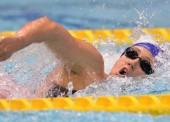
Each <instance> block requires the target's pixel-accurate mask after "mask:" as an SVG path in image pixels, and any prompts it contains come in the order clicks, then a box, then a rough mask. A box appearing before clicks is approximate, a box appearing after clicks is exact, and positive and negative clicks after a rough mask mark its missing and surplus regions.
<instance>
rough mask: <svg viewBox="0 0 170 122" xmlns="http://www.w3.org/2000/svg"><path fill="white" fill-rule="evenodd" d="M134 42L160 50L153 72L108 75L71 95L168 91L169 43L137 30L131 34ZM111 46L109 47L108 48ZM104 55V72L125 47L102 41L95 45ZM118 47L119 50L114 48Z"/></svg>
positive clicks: (169, 79) (169, 70) (169, 77)
mask: <svg viewBox="0 0 170 122" xmlns="http://www.w3.org/2000/svg"><path fill="white" fill-rule="evenodd" d="M131 37H132V38H133V39H134V41H135V43H137V42H150V43H153V44H156V45H158V46H159V47H160V48H161V50H162V51H161V52H160V53H159V55H158V56H156V59H155V60H156V61H155V64H154V67H153V68H154V70H155V73H154V74H152V75H148V76H140V77H135V78H132V77H128V78H120V77H117V76H112V77H109V78H108V79H107V80H105V81H103V82H102V83H93V84H92V85H90V86H87V87H86V88H85V89H83V90H79V91H78V92H76V93H75V94H74V95H73V96H74V97H77V96H94V97H96V96H106V95H107V96H108V95H116V96H118V95H130V94H158V93H159V94H161V93H169V92H170V88H169V87H168V86H170V82H169V81H170V76H169V73H170V63H169V62H170V58H169V57H170V51H169V48H170V44H169V43H167V42H164V43H162V44H159V43H158V42H156V41H155V40H154V36H152V35H149V34H146V33H144V32H143V31H141V30H139V31H137V32H136V33H134V34H133V35H132V36H131ZM110 47H111V48H110ZM97 48H98V50H99V51H100V52H101V54H102V55H103V57H104V60H105V63H106V64H105V69H106V72H109V70H110V66H112V65H113V63H114V62H116V61H117V59H118V58H119V56H120V55H121V53H122V52H123V50H124V49H125V47H115V46H114V45H113V44H112V43H109V42H107V43H104V44H102V45H100V46H98V47H97ZM116 48H119V50H115V49H116Z"/></svg>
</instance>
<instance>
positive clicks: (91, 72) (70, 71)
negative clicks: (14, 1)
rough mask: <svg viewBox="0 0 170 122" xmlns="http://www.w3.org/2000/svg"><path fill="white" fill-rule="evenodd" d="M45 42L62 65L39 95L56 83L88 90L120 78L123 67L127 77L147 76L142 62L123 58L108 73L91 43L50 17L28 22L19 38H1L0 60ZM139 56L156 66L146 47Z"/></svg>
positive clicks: (48, 77)
mask: <svg viewBox="0 0 170 122" xmlns="http://www.w3.org/2000/svg"><path fill="white" fill-rule="evenodd" d="M42 42H44V43H45V44H46V46H47V47H48V48H49V49H50V50H51V51H52V52H53V53H54V54H55V55H56V57H58V58H60V59H61V60H62V64H61V65H60V66H59V67H56V68H55V69H54V71H53V72H52V73H50V74H48V76H47V77H46V79H45V81H44V83H43V84H41V85H38V87H37V95H38V96H40V97H43V96H44V94H43V93H44V92H46V91H48V89H49V88H50V87H51V86H53V85H54V84H58V85H59V86H61V87H64V88H67V84H68V83H69V82H73V86H74V88H73V89H74V90H80V89H84V88H85V87H86V86H88V85H90V84H92V83H93V82H101V81H103V80H104V79H106V78H107V77H108V76H109V75H119V76H121V77H124V76H122V75H120V73H119V72H120V70H121V69H122V68H125V69H126V74H125V75H126V76H127V77H135V76H140V75H145V73H144V72H143V71H142V69H141V68H140V65H139V59H135V60H132V59H129V58H127V57H126V56H124V55H123V56H121V57H120V58H119V59H118V61H117V62H116V63H115V65H114V66H113V67H112V69H111V71H110V73H109V74H108V75H107V74H105V72H104V60H103V57H102V55H101V54H100V53H99V51H98V50H97V49H96V48H95V47H94V46H93V45H91V44H89V43H87V42H84V41H82V40H79V39H76V38H74V37H73V36H72V35H71V34H70V33H69V32H68V31H67V30H66V29H65V28H64V27H62V26H61V25H59V24H58V23H56V22H54V21H52V20H50V19H49V18H47V17H43V18H40V19H37V20H35V21H32V22H29V23H27V24H26V25H25V26H23V27H22V28H21V29H20V30H19V31H18V32H17V33H16V34H15V35H13V36H4V37H1V38H0V61H4V60H6V59H8V58H9V57H10V56H11V55H12V54H13V53H15V52H16V51H18V50H21V49H23V48H25V47H27V46H29V45H31V44H33V43H42ZM133 49H135V50H136V51H137V52H138V54H139V57H141V58H142V59H145V60H147V61H149V62H151V63H152V64H153V62H154V57H153V56H152V54H151V53H150V52H149V51H148V50H147V49H145V48H143V47H139V46H135V47H133Z"/></svg>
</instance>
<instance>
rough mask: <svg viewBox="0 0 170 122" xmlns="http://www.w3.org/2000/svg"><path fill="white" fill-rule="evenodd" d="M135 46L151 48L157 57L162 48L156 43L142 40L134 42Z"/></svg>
mask: <svg viewBox="0 0 170 122" xmlns="http://www.w3.org/2000/svg"><path fill="white" fill-rule="evenodd" d="M133 46H141V47H144V48H146V49H147V50H149V51H150V52H151V53H152V55H153V56H154V57H155V56H157V55H158V53H159V51H160V48H159V47H158V46H156V45H154V44H151V43H148V42H140V43H136V44H134V45H133ZM133 46H132V47H133Z"/></svg>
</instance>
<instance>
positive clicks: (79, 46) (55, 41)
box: [0, 17, 104, 73]
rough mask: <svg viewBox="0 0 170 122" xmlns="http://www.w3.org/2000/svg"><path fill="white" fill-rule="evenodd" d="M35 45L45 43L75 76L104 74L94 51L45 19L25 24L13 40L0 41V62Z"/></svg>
mask: <svg viewBox="0 0 170 122" xmlns="http://www.w3.org/2000/svg"><path fill="white" fill-rule="evenodd" d="M35 42H37V43H39V42H45V43H46V45H47V46H48V47H49V48H50V49H51V50H52V51H53V52H54V53H55V54H56V56H59V57H60V58H61V59H62V60H63V61H65V62H66V64H68V66H69V67H70V68H71V69H72V70H74V71H75V72H77V73H79V72H80V71H81V70H82V69H84V68H85V67H87V68H92V69H95V70H98V71H102V70H103V71H104V67H103V58H102V56H101V54H100V53H99V52H98V51H97V50H96V49H95V47H93V46H92V45H91V44H88V43H86V42H83V41H80V40H78V39H76V38H74V37H72V36H71V34H70V33H69V32H68V31H67V30H66V29H65V28H64V27H62V26H61V25H59V24H58V23H56V22H53V21H52V20H50V19H48V18H47V17H43V18H40V19H37V20H35V21H32V22H29V23H27V24H26V25H25V26H23V27H22V28H21V29H20V30H19V31H18V32H17V33H16V34H15V35H14V36H5V37H2V38H0V61H3V60H6V59H7V58H9V57H10V56H11V55H12V54H13V53H14V52H16V51H18V50H20V49H22V48H24V47H26V46H28V45H30V44H32V43H35Z"/></svg>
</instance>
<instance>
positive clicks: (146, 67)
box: [124, 49, 154, 75]
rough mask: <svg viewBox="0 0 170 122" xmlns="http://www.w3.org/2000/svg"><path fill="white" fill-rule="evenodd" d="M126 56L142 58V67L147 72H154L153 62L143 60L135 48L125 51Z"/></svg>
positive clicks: (148, 73)
mask: <svg viewBox="0 0 170 122" xmlns="http://www.w3.org/2000/svg"><path fill="white" fill-rule="evenodd" d="M124 54H125V56H126V57H128V58H130V59H137V58H139V60H140V67H141V68H142V70H143V71H144V72H145V73H146V74H147V75H150V74H152V73H154V70H153V69H152V67H151V64H150V63H149V62H148V61H146V60H142V59H141V58H140V57H139V56H138V53H137V51H135V50H133V49H127V50H126V51H125V52H124Z"/></svg>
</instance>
